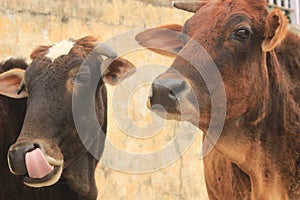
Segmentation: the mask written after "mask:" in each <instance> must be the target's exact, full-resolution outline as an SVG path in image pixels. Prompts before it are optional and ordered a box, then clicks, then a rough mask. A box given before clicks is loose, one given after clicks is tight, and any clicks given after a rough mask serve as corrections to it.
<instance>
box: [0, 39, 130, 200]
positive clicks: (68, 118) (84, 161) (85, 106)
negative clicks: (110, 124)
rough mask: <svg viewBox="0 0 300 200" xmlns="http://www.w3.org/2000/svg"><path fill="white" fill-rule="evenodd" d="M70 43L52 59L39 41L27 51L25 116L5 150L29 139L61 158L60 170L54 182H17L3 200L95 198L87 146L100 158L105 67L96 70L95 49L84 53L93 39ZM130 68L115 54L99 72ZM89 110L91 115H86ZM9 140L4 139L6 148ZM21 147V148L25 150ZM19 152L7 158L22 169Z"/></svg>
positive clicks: (17, 148) (16, 148)
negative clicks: (32, 184) (29, 60)
mask: <svg viewBox="0 0 300 200" xmlns="http://www.w3.org/2000/svg"><path fill="white" fill-rule="evenodd" d="M74 42H75V44H74V46H73V48H72V49H71V50H70V52H69V53H68V54H66V55H62V56H59V57H58V58H56V59H55V60H54V61H53V62H52V61H51V59H49V58H47V57H45V56H46V55H47V53H48V51H49V48H50V47H51V46H40V47H38V48H36V49H35V50H34V51H33V53H32V54H31V58H32V59H33V60H32V63H31V64H30V66H29V67H28V68H27V69H26V73H25V77H24V80H25V81H24V82H25V90H24V91H23V92H24V93H27V94H28V98H27V110H26V114H25V119H24V123H23V126H22V130H21V132H20V134H18V131H19V130H20V127H18V128H19V129H18V130H15V132H14V133H15V134H17V135H15V138H14V139H15V140H14V141H11V143H14V144H12V145H11V146H10V149H9V151H10V152H13V151H20V149H24V147H27V146H28V145H32V144H35V146H38V148H41V149H42V150H43V153H44V154H45V155H47V156H51V157H52V158H54V159H56V160H63V163H64V164H63V172H62V174H61V176H60V179H59V180H58V182H56V183H55V184H52V185H50V186H47V187H42V188H30V187H28V186H25V185H23V183H22V185H21V186H20V187H21V188H23V189H22V190H18V191H16V193H15V194H14V196H12V197H10V198H9V199H15V200H17V199H18V200H19V199H24V200H27V199H28V200H29V199H30V200H35V199H43V200H47V199H57V200H60V199H74V200H75V199H78V200H79V199H80V200H95V199H96V198H97V188H96V183H95V177H94V173H95V168H96V165H97V163H98V160H97V159H96V158H95V157H94V156H93V155H92V154H91V153H90V152H89V151H88V150H89V148H90V147H93V148H95V149H97V152H96V153H97V155H96V156H97V158H100V156H101V154H102V152H103V148H104V142H105V134H106V128H107V93H106V87H105V85H104V81H103V79H104V77H102V76H101V73H102V72H101V71H102V70H103V71H104V72H105V69H102V68H103V66H102V62H103V59H102V57H101V55H99V54H97V52H94V53H93V54H90V53H91V51H92V50H93V48H94V47H95V46H96V43H95V42H96V39H95V38H93V37H91V36H87V37H84V38H81V39H78V40H74ZM133 67H134V66H133V65H132V64H131V63H130V62H128V61H125V60H124V59H121V58H115V60H112V62H111V66H108V68H109V69H110V70H109V72H107V73H103V74H102V75H103V76H106V75H107V76H112V75H113V76H115V80H116V81H118V80H121V79H122V78H123V76H124V75H126V74H125V73H121V72H119V71H120V68H123V69H124V71H127V70H128V71H129V69H132V68H133ZM82 70H83V71H82ZM86 72H90V73H89V75H88V79H81V78H80V76H79V75H82V74H84V75H86ZM115 74H117V75H115ZM99 78H100V80H99ZM20 82H21V80H20ZM93 86H95V88H93ZM95 90H96V91H95ZM72 95H73V96H72ZM78 96H81V97H84V101H74V98H73V97H78ZM93 102H95V104H93ZM93 105H94V106H93ZM94 112H95V113H96V114H95V117H94V115H92V114H93V113H94ZM23 115H24V113H23ZM74 116H76V118H75V117H74ZM22 117H24V116H22ZM75 119H76V120H77V121H76V122H77V123H80V124H81V126H80V128H81V131H82V132H83V133H84V134H82V135H81V137H85V136H89V137H88V138H85V139H83V140H85V141H88V142H89V143H88V144H86V145H89V146H88V147H85V146H84V145H83V143H82V141H81V139H82V138H79V135H78V132H77V128H78V127H75V124H74V123H75ZM95 124H99V125H100V128H101V130H102V132H103V133H104V134H103V133H100V130H98V127H95ZM21 125H22V124H20V126H21ZM17 136H18V137H17ZM11 143H10V144H11ZM10 144H7V148H8V145H10ZM24 151H25V153H26V150H24ZM94 153H95V152H94ZM9 155H10V154H9ZM21 155H22V154H21ZM10 157H11V155H10ZM20 157H21V156H20ZM20 157H16V158H14V159H10V160H9V164H10V166H11V168H12V169H21V167H20V166H24V167H23V168H22V170H27V169H26V166H25V164H24V163H23V162H24V161H22V157H21V158H20ZM13 166H18V168H16V167H13ZM22 170H19V173H23V172H21V171H22ZM14 172H15V171H14ZM10 176H12V175H11V174H10ZM14 178H16V177H14ZM24 178H25V179H24ZM26 179H29V177H28V176H27V175H26V174H21V175H20V176H19V178H18V180H19V181H20V182H21V181H23V182H24V183H26ZM35 181H36V180H35ZM39 181H40V184H41V185H43V184H44V182H43V179H41V180H39ZM10 187H11V186H10ZM10 189H12V188H10ZM9 194H10V195H11V194H12V193H9ZM0 195H1V193H0Z"/></svg>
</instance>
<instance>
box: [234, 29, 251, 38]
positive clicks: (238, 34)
mask: <svg viewBox="0 0 300 200" xmlns="http://www.w3.org/2000/svg"><path fill="white" fill-rule="evenodd" d="M250 34H251V31H250V29H249V28H248V27H241V28H239V29H237V30H235V31H234V32H233V33H232V34H231V37H232V38H234V39H237V40H240V41H242V40H245V39H247V38H249V36H250Z"/></svg>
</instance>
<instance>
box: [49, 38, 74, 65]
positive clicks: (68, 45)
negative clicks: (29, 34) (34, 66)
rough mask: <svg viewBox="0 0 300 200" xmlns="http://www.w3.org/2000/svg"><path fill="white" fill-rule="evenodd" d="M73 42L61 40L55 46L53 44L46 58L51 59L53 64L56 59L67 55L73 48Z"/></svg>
mask: <svg viewBox="0 0 300 200" xmlns="http://www.w3.org/2000/svg"><path fill="white" fill-rule="evenodd" d="M74 44H75V42H74V41H73V40H71V39H69V40H62V41H60V42H58V43H56V44H54V45H53V46H52V47H51V48H49V51H48V53H47V54H46V57H47V58H49V59H51V61H52V62H53V61H54V60H55V59H56V58H58V57H60V56H62V55H67V54H68V53H69V52H70V50H71V49H72V48H73V47H74Z"/></svg>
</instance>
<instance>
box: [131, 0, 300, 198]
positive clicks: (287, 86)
mask: <svg viewBox="0 0 300 200" xmlns="http://www.w3.org/2000/svg"><path fill="white" fill-rule="evenodd" d="M174 6H175V7H176V8H179V9H183V10H186V11H189V12H193V13H195V14H194V15H193V16H192V17H191V18H189V19H188V20H187V21H186V22H185V24H184V26H183V27H182V26H180V25H177V24H175V25H172V24H169V25H164V26H161V27H157V28H151V29H148V30H145V31H143V32H141V33H139V34H137V35H136V40H137V41H138V43H139V44H140V45H142V46H144V47H146V48H149V49H151V50H153V51H156V52H157V53H161V54H167V55H173V56H174V55H175V56H176V58H175V60H174V62H173V64H172V65H171V66H170V68H169V69H168V70H166V71H165V72H164V73H162V74H160V75H159V76H158V77H157V78H156V79H155V80H154V81H153V83H152V86H151V92H150V95H149V100H148V107H149V108H150V109H151V110H152V111H153V112H155V113H156V114H158V115H159V116H162V117H165V118H167V119H176V120H186V121H189V122H191V123H193V124H194V125H195V126H197V127H198V128H199V129H201V130H203V132H204V140H205V139H207V137H208V141H211V139H212V138H209V136H210V135H213V134H211V133H209V132H208V129H209V125H210V120H211V119H213V118H214V117H219V118H218V119H220V118H221V117H220V116H214V115H215V114H214V115H212V108H213V106H214V108H215V109H216V110H217V111H218V110H219V111H221V110H222V109H221V108H225V109H226V116H224V124H223V125H224V126H223V128H222V132H221V135H220V137H219V138H218V140H217V142H216V144H215V145H214V146H213V148H212V149H211V151H210V152H209V153H208V154H207V155H206V156H205V157H204V174H205V180H206V186H207V191H208V195H209V198H210V199H252V200H262V199H263V200H267V199H268V200H271V199H272V200H283V199H291V200H296V199H300V108H299V104H300V39H299V37H298V36H297V35H296V34H294V33H292V32H291V31H289V30H288V28H287V25H288V20H287V18H286V17H285V16H284V15H283V14H282V11H281V10H279V9H274V10H272V11H268V10H267V5H266V1H265V0H257V1H252V0H211V1H205V2H204V1H199V2H194V1H193V2H188V1H187V2H182V1H181V2H174ZM197 45H198V47H199V46H200V47H201V48H203V49H205V52H206V53H207V54H208V55H209V56H203V54H204V53H203V52H204V51H202V50H201V48H200V47H199V48H197ZM199 49H200V50H199ZM213 66H216V69H217V71H218V72H219V74H220V76H221V77H222V79H221V80H222V84H223V86H224V87H223V88H224V95H225V97H226V101H222V102H221V101H220V102H219V104H215V105H212V101H211V99H219V98H221V97H222V95H221V93H222V89H221V88H220V87H219V86H220V84H219V85H218V84H217V82H218V81H217V79H216V77H214V76H209V77H204V76H202V75H201V73H199V72H210V71H213ZM203 74H209V75H211V74H210V73H203ZM222 84H221V85H222ZM208 88H210V89H211V90H209V89H208ZM193 92H194V93H195V95H194V96H195V98H196V100H195V99H193V98H191V97H192V96H193V95H191V94H192V93H193ZM156 105H159V106H156ZM219 114H220V115H222V113H219ZM216 115H218V113H217V114H216ZM181 116H184V117H181Z"/></svg>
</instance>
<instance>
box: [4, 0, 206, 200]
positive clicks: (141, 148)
mask: <svg viewBox="0 0 300 200" xmlns="http://www.w3.org/2000/svg"><path fill="white" fill-rule="evenodd" d="M189 16H191V15H190V14H189V13H186V12H183V11H179V10H176V9H174V8H172V7H171V1H170V0H141V1H139V0H130V1H129V0H101V1H99V0H62V1H59V0H54V1H46V0H9V1H8V0H2V1H0V30H1V31H0V41H1V45H0V59H1V60H3V59H5V58H7V57H9V56H18V57H23V58H26V59H27V60H28V61H30V60H29V55H30V52H31V51H32V50H33V49H34V48H35V47H36V46H38V45H49V44H53V43H55V42H57V41H59V40H62V39H67V38H79V37H82V36H85V35H93V36H96V37H98V38H99V40H100V41H104V40H107V39H109V38H110V37H112V36H114V35H117V34H121V33H123V32H125V31H130V30H132V29H135V28H143V27H153V26H159V25H162V24H166V23H179V24H183V23H184V21H185V20H186V19H187V18H188V17H189ZM125 45H126V44H125ZM126 57H127V58H128V59H129V60H130V61H131V62H133V63H134V64H136V66H137V67H141V66H143V65H147V64H149V63H156V64H159V65H162V66H169V65H170V64H171V62H172V58H166V57H163V56H158V55H155V54H153V53H151V52H149V51H139V52H132V53H128V54H126ZM161 71H162V70H161V69H160V70H153V71H152V72H151V73H152V75H158V74H159V73H160V72H161ZM146 76H147V74H146ZM136 78H137V80H138V79H139V78H140V77H136ZM144 78H145V77H144ZM122 87H123V86H122ZM124 87H125V86H124ZM121 90H122V88H121ZM123 91H126V87H125V88H123ZM148 91H149V83H148V84H145V85H143V86H141V87H140V89H138V90H136V91H135V92H133V94H131V97H130V105H129V106H128V109H127V111H126V112H128V114H129V115H130V119H131V120H132V121H133V122H134V124H135V125H133V126H132V127H129V129H128V130H129V132H131V133H134V131H135V127H143V126H146V125H147V124H149V123H151V122H152V120H153V119H152V115H151V114H150V113H149V111H148V109H147V108H146V104H145V102H146V99H147V95H148ZM109 94H110V97H109V102H110V103H109V110H110V112H109V127H108V129H109V132H108V140H109V141H110V142H111V143H112V144H114V145H115V146H117V148H119V149H120V150H121V151H126V152H133V153H134V154H138V155H142V154H143V153H149V152H154V151H156V150H157V149H162V148H164V147H165V146H167V145H168V144H169V143H170V142H172V139H173V138H174V137H175V135H176V134H178V133H177V132H178V130H180V129H179V128H178V127H180V126H181V123H178V122H175V121H167V122H164V121H162V123H163V125H162V126H161V128H162V129H161V130H160V131H158V132H157V134H155V135H154V136H152V137H148V138H146V139H141V138H137V137H132V136H130V134H129V133H126V132H124V130H123V129H121V128H120V127H119V126H118V124H117V123H116V120H115V118H116V116H118V115H120V112H122V111H121V107H122V105H123V104H124V102H120V101H116V100H115V99H114V94H115V87H109ZM113 103H115V104H114V105H112V104H113ZM113 106H114V107H115V108H116V110H117V111H116V112H113V111H112V110H113V109H112V107H113ZM118 110H120V111H118ZM125 114H126V113H125ZM187 129H188V130H187ZM187 129H186V131H187V132H188V131H189V130H191V129H192V128H187ZM127 132H128V131H127ZM195 134H196V136H195V138H193V140H192V141H193V142H192V144H191V145H190V146H189V148H188V149H187V151H185V153H184V155H183V156H179V155H178V156H177V157H178V158H179V159H176V160H175V161H174V162H172V163H166V164H165V166H164V167H158V168H157V169H156V170H155V171H150V172H147V173H132V170H120V169H117V167H114V165H113V164H112V165H110V164H109V163H108V164H107V161H103V162H102V161H101V163H100V164H99V166H98V169H97V174H96V179H97V184H98V186H99V199H116V200H121V199H124V200H125V199H149V200H152V199H153V200H154V199H172V200H176V199H178V200H179V199H180V200H183V199H207V194H206V188H205V183H204V177H203V166H202V160H201V159H200V158H199V154H200V150H201V137H202V134H201V132H200V131H197V132H195ZM105 156H106V158H108V160H109V158H112V159H114V160H116V159H115V158H117V159H118V157H119V156H120V155H119V154H118V153H116V152H113V151H111V150H110V149H107V150H106V152H105ZM162 156H163V155H158V157H157V162H158V160H161V159H164V158H162ZM167 156H168V155H167ZM120 160H121V159H120ZM136 161H137V160H135V159H133V160H128V161H126V163H125V162H124V165H128V166H130V164H132V165H135V166H132V168H135V167H143V166H144V165H147V163H149V162H142V161H141V162H140V163H138V164H136ZM112 162H113V161H112ZM155 162H156V161H154V166H155ZM119 164H120V163H119Z"/></svg>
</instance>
